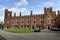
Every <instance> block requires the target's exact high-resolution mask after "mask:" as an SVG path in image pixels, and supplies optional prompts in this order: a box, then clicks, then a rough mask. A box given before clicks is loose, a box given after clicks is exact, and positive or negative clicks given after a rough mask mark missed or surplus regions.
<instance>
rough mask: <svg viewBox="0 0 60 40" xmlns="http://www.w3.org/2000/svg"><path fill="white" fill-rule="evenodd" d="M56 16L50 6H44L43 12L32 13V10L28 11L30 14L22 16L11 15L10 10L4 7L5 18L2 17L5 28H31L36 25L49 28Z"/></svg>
mask: <svg viewBox="0 0 60 40" xmlns="http://www.w3.org/2000/svg"><path fill="white" fill-rule="evenodd" d="M55 17H56V12H55V11H53V10H52V7H50V8H44V13H43V14H37V15H33V12H32V11H31V12H30V15H26V16H22V15H21V12H20V16H16V13H14V16H12V11H8V9H5V18H4V27H5V28H18V29H21V28H22V29H33V28H36V27H37V25H39V27H41V28H42V29H48V28H51V27H52V26H53V25H54V18H55Z"/></svg>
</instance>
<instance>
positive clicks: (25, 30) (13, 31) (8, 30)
mask: <svg viewBox="0 0 60 40" xmlns="http://www.w3.org/2000/svg"><path fill="white" fill-rule="evenodd" d="M4 31H7V32H12V33H31V32H34V30H32V29H30V30H29V29H4Z"/></svg>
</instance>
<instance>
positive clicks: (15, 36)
mask: <svg viewBox="0 0 60 40" xmlns="http://www.w3.org/2000/svg"><path fill="white" fill-rule="evenodd" d="M0 35H1V36H3V37H4V38H5V39H7V40H60V32H56V31H55V32H53V31H50V30H41V32H33V33H10V32H5V31H3V30H2V31H1V30H0Z"/></svg>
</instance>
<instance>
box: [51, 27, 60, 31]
mask: <svg viewBox="0 0 60 40" xmlns="http://www.w3.org/2000/svg"><path fill="white" fill-rule="evenodd" d="M51 31H59V28H57V27H53V28H51Z"/></svg>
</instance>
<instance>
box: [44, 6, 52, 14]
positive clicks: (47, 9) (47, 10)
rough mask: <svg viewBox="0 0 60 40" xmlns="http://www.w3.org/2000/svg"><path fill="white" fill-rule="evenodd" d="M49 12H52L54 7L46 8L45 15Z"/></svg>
mask: <svg viewBox="0 0 60 40" xmlns="http://www.w3.org/2000/svg"><path fill="white" fill-rule="evenodd" d="M47 12H52V7H50V8H46V7H44V13H47Z"/></svg>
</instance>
